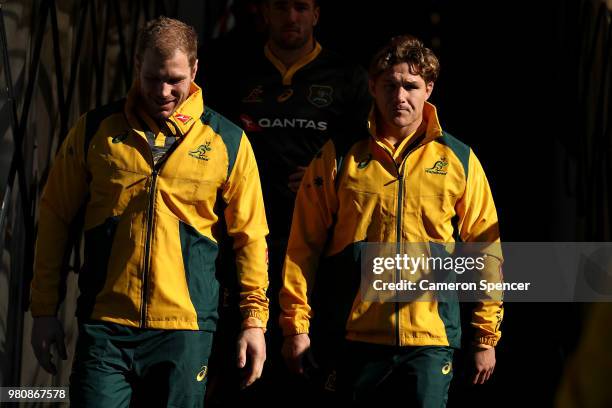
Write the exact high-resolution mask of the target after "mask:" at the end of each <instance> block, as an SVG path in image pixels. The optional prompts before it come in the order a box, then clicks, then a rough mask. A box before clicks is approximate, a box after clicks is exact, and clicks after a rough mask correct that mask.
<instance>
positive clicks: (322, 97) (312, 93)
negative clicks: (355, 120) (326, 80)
mask: <svg viewBox="0 0 612 408" xmlns="http://www.w3.org/2000/svg"><path fill="white" fill-rule="evenodd" d="M333 95H334V88H332V87H331V86H326V85H310V89H309V91H308V102H310V103H312V104H313V105H314V106H316V107H317V108H324V107H326V106H329V105H331V103H332V102H333V101H334V97H333Z"/></svg>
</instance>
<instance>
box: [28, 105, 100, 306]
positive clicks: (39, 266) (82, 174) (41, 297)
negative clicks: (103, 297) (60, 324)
mask: <svg viewBox="0 0 612 408" xmlns="http://www.w3.org/2000/svg"><path fill="white" fill-rule="evenodd" d="M84 130H85V116H82V117H81V118H80V119H79V120H78V122H77V124H76V125H75V126H74V127H73V128H72V129H71V130H70V132H69V133H68V136H67V137H66V139H65V140H64V142H63V144H62V146H61V147H60V150H59V153H58V154H57V156H56V158H55V162H54V163H53V165H52V166H51V170H50V172H49V177H48V179H47V184H46V185H45V188H44V190H43V193H42V196H41V199H40V203H39V215H38V236H37V238H36V253H35V257H34V277H33V279H32V285H31V304H30V306H31V311H32V316H34V317H38V316H55V314H56V313H57V309H58V307H59V304H60V302H61V299H60V288H61V286H62V284H63V283H62V282H61V268H62V262H63V259H64V254H65V252H66V249H67V248H66V245H67V242H68V239H69V231H70V224H71V223H72V221H73V219H74V218H75V216H76V214H77V212H78V211H79V208H80V207H81V206H82V205H83V203H84V201H85V197H86V195H87V191H88V183H87V177H88V176H87V174H88V173H87V169H86V166H85V152H84V149H85V146H84Z"/></svg>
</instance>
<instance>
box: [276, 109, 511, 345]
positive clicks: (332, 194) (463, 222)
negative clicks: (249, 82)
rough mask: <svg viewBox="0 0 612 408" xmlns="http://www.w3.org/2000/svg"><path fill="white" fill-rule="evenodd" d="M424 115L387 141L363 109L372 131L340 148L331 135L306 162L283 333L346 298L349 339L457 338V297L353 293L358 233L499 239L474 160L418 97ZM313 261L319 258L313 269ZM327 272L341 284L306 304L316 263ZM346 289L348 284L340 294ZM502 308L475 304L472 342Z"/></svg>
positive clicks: (493, 331)
mask: <svg viewBox="0 0 612 408" xmlns="http://www.w3.org/2000/svg"><path fill="white" fill-rule="evenodd" d="M423 115H424V118H423V124H422V126H421V129H422V130H421V131H420V132H418V133H417V134H416V136H419V133H420V134H421V136H420V137H412V138H406V139H405V140H404V141H403V142H402V143H401V144H400V145H399V146H398V147H397V148H396V149H393V148H392V147H390V146H389V145H387V144H386V143H384V142H383V141H381V140H379V139H377V138H376V136H375V135H376V124H375V120H374V114H371V115H370V123H369V125H370V134H367V135H365V137H363V138H362V140H358V141H357V142H354V143H352V144H349V145H348V146H346V149H345V151H346V153H345V154H343V155H339V154H338V151H337V149H340V147H338V143H339V142H336V144H335V143H334V142H333V141H330V142H328V143H327V144H326V145H325V146H324V147H323V149H322V150H321V152H320V153H319V154H318V155H317V156H316V157H315V159H313V161H312V162H311V164H310V166H309V167H308V170H307V171H306V174H305V176H304V180H303V182H302V185H301V187H300V190H299V192H298V195H297V199H296V204H295V211H294V214H293V222H292V227H291V235H290V238H289V245H288V249H287V256H286V259H285V266H284V271H283V288H282V290H281V293H280V303H281V308H282V315H281V318H280V323H281V327H282V328H283V332H284V334H285V335H291V334H298V333H308V332H309V330H310V319H311V318H312V317H313V314H317V313H321V314H333V313H336V312H335V311H334V309H336V308H340V309H341V308H343V307H345V308H346V314H345V315H344V316H343V317H342V318H341V319H342V322H341V324H342V325H344V328H345V329H346V338H347V339H349V340H356V341H363V342H368V343H376V344H386V345H397V346H431V345H440V346H449V345H450V346H452V347H459V345H460V322H459V310H458V304H456V303H455V304H453V303H438V302H437V301H430V302H425V301H416V302H406V303H394V302H387V303H384V302H366V301H362V300H361V296H360V293H358V292H359V279H360V260H359V259H360V257H359V251H358V250H356V248H357V247H358V244H359V243H361V242H381V243H391V242H437V243H448V242H454V241H455V237H458V238H459V239H460V240H461V241H466V242H470V241H473V242H499V228H498V220H497V214H496V211H495V205H494V203H493V198H492V196H491V191H490V188H489V185H488V182H487V179H486V177H485V174H484V171H483V169H482V167H481V165H480V163H479V161H478V159H477V158H476V156H475V155H474V153H473V152H472V150H471V149H470V148H469V147H468V146H466V145H464V144H463V143H461V142H459V141H458V140H457V139H455V138H454V137H452V136H450V135H449V134H447V133H445V132H443V131H442V128H441V127H440V124H439V121H438V118H437V113H436V110H435V107H434V106H433V105H431V104H429V103H426V104H425V107H424V113H423ZM340 156H343V160H342V165H341V166H340V169H339V170H338V169H337V161H338V157H340ZM328 231H329V232H328ZM490 255H494V256H489V257H487V259H488V261H487V262H486V268H487V269H489V270H490V271H491V272H492V273H493V274H494V275H496V276H499V273H500V262H501V256H500V254H499V251H498V253H495V251H493V252H492V253H491V254H490ZM320 263H324V264H325V265H326V267H321V268H319V266H320ZM330 268H331V269H330ZM330 271H336V273H337V275H338V276H339V277H340V279H341V280H343V283H342V284H337V285H335V286H333V287H334V291H333V292H334V293H330V292H328V293H327V295H326V296H328V297H329V298H330V299H331V300H329V299H328V300H326V304H327V307H326V308H325V309H326V310H313V309H312V303H313V302H312V298H313V296H316V295H317V294H316V293H312V289H313V287H314V285H315V280H317V279H320V280H321V281H325V278H326V276H321V275H317V272H320V274H325V273H329V272H330ZM355 280H356V281H357V283H356V284H354V283H353V284H349V282H355ZM317 288H319V289H317V290H325V288H322V287H321V286H320V285H318V286H317ZM349 288H352V289H349ZM347 290H348V291H350V290H352V291H353V293H348V294H347V293H342V292H343V291H345V292H346V291H347ZM343 303H347V304H348V306H347V305H345V304H343ZM349 306H350V309H349V308H348V307H349ZM502 316H503V308H502V304H501V303H500V302H494V301H487V302H481V303H479V304H477V306H476V308H475V309H474V311H473V313H472V322H471V324H472V326H473V328H474V333H475V338H474V339H472V341H473V342H474V343H475V344H480V345H486V346H484V347H487V346H494V345H496V344H497V341H498V340H499V338H500V334H501V333H500V331H499V325H500V323H501V320H502Z"/></svg>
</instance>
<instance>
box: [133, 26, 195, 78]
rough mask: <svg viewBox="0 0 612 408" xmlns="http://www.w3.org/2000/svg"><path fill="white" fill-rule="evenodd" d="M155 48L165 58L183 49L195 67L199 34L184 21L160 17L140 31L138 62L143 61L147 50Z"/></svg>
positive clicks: (137, 46) (191, 64)
mask: <svg viewBox="0 0 612 408" xmlns="http://www.w3.org/2000/svg"><path fill="white" fill-rule="evenodd" d="M148 49H151V50H154V51H155V52H156V53H157V54H159V56H160V57H162V58H164V59H169V58H172V56H173V55H174V52H175V51H176V50H181V51H182V52H184V53H185V54H186V55H187V58H188V59H189V66H191V67H192V68H193V66H194V65H195V62H196V60H197V58H198V34H197V33H196V31H195V29H194V28H193V27H191V26H190V25H188V24H185V23H183V22H182V21H179V20H175V19H173V18H168V17H164V16H161V17H158V18H156V19H155V20H151V21H149V22H147V24H146V25H145V26H144V27H143V28H142V29H141V30H140V32H139V33H138V42H137V45H136V62H137V63H138V64H140V63H142V59H143V56H144V53H145V51H146V50H148Z"/></svg>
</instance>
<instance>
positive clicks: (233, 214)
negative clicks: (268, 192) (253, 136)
mask: <svg viewBox="0 0 612 408" xmlns="http://www.w3.org/2000/svg"><path fill="white" fill-rule="evenodd" d="M223 199H224V201H225V202H226V203H227V206H226V208H225V212H224V214H225V219H226V222H227V233H228V234H229V236H231V237H232V238H233V241H234V247H233V248H234V252H235V255H236V267H237V271H238V282H239V284H240V312H241V314H242V318H243V321H242V327H243V328H249V327H261V328H265V327H266V324H267V322H268V298H267V297H266V290H267V288H268V247H267V244H266V235H268V225H267V223H266V213H265V210H264V202H263V196H262V193H261V183H260V181H259V171H258V170H257V163H256V162H255V155H254V154H253V149H252V147H251V144H250V143H249V140H248V139H247V137H246V135H245V134H244V133H242V136H241V139H240V146H239V148H238V153H237V155H236V161H235V163H234V167H233V169H232V172H231V174H230V176H229V179H228V182H227V183H226V185H225V187H224V189H223Z"/></svg>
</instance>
